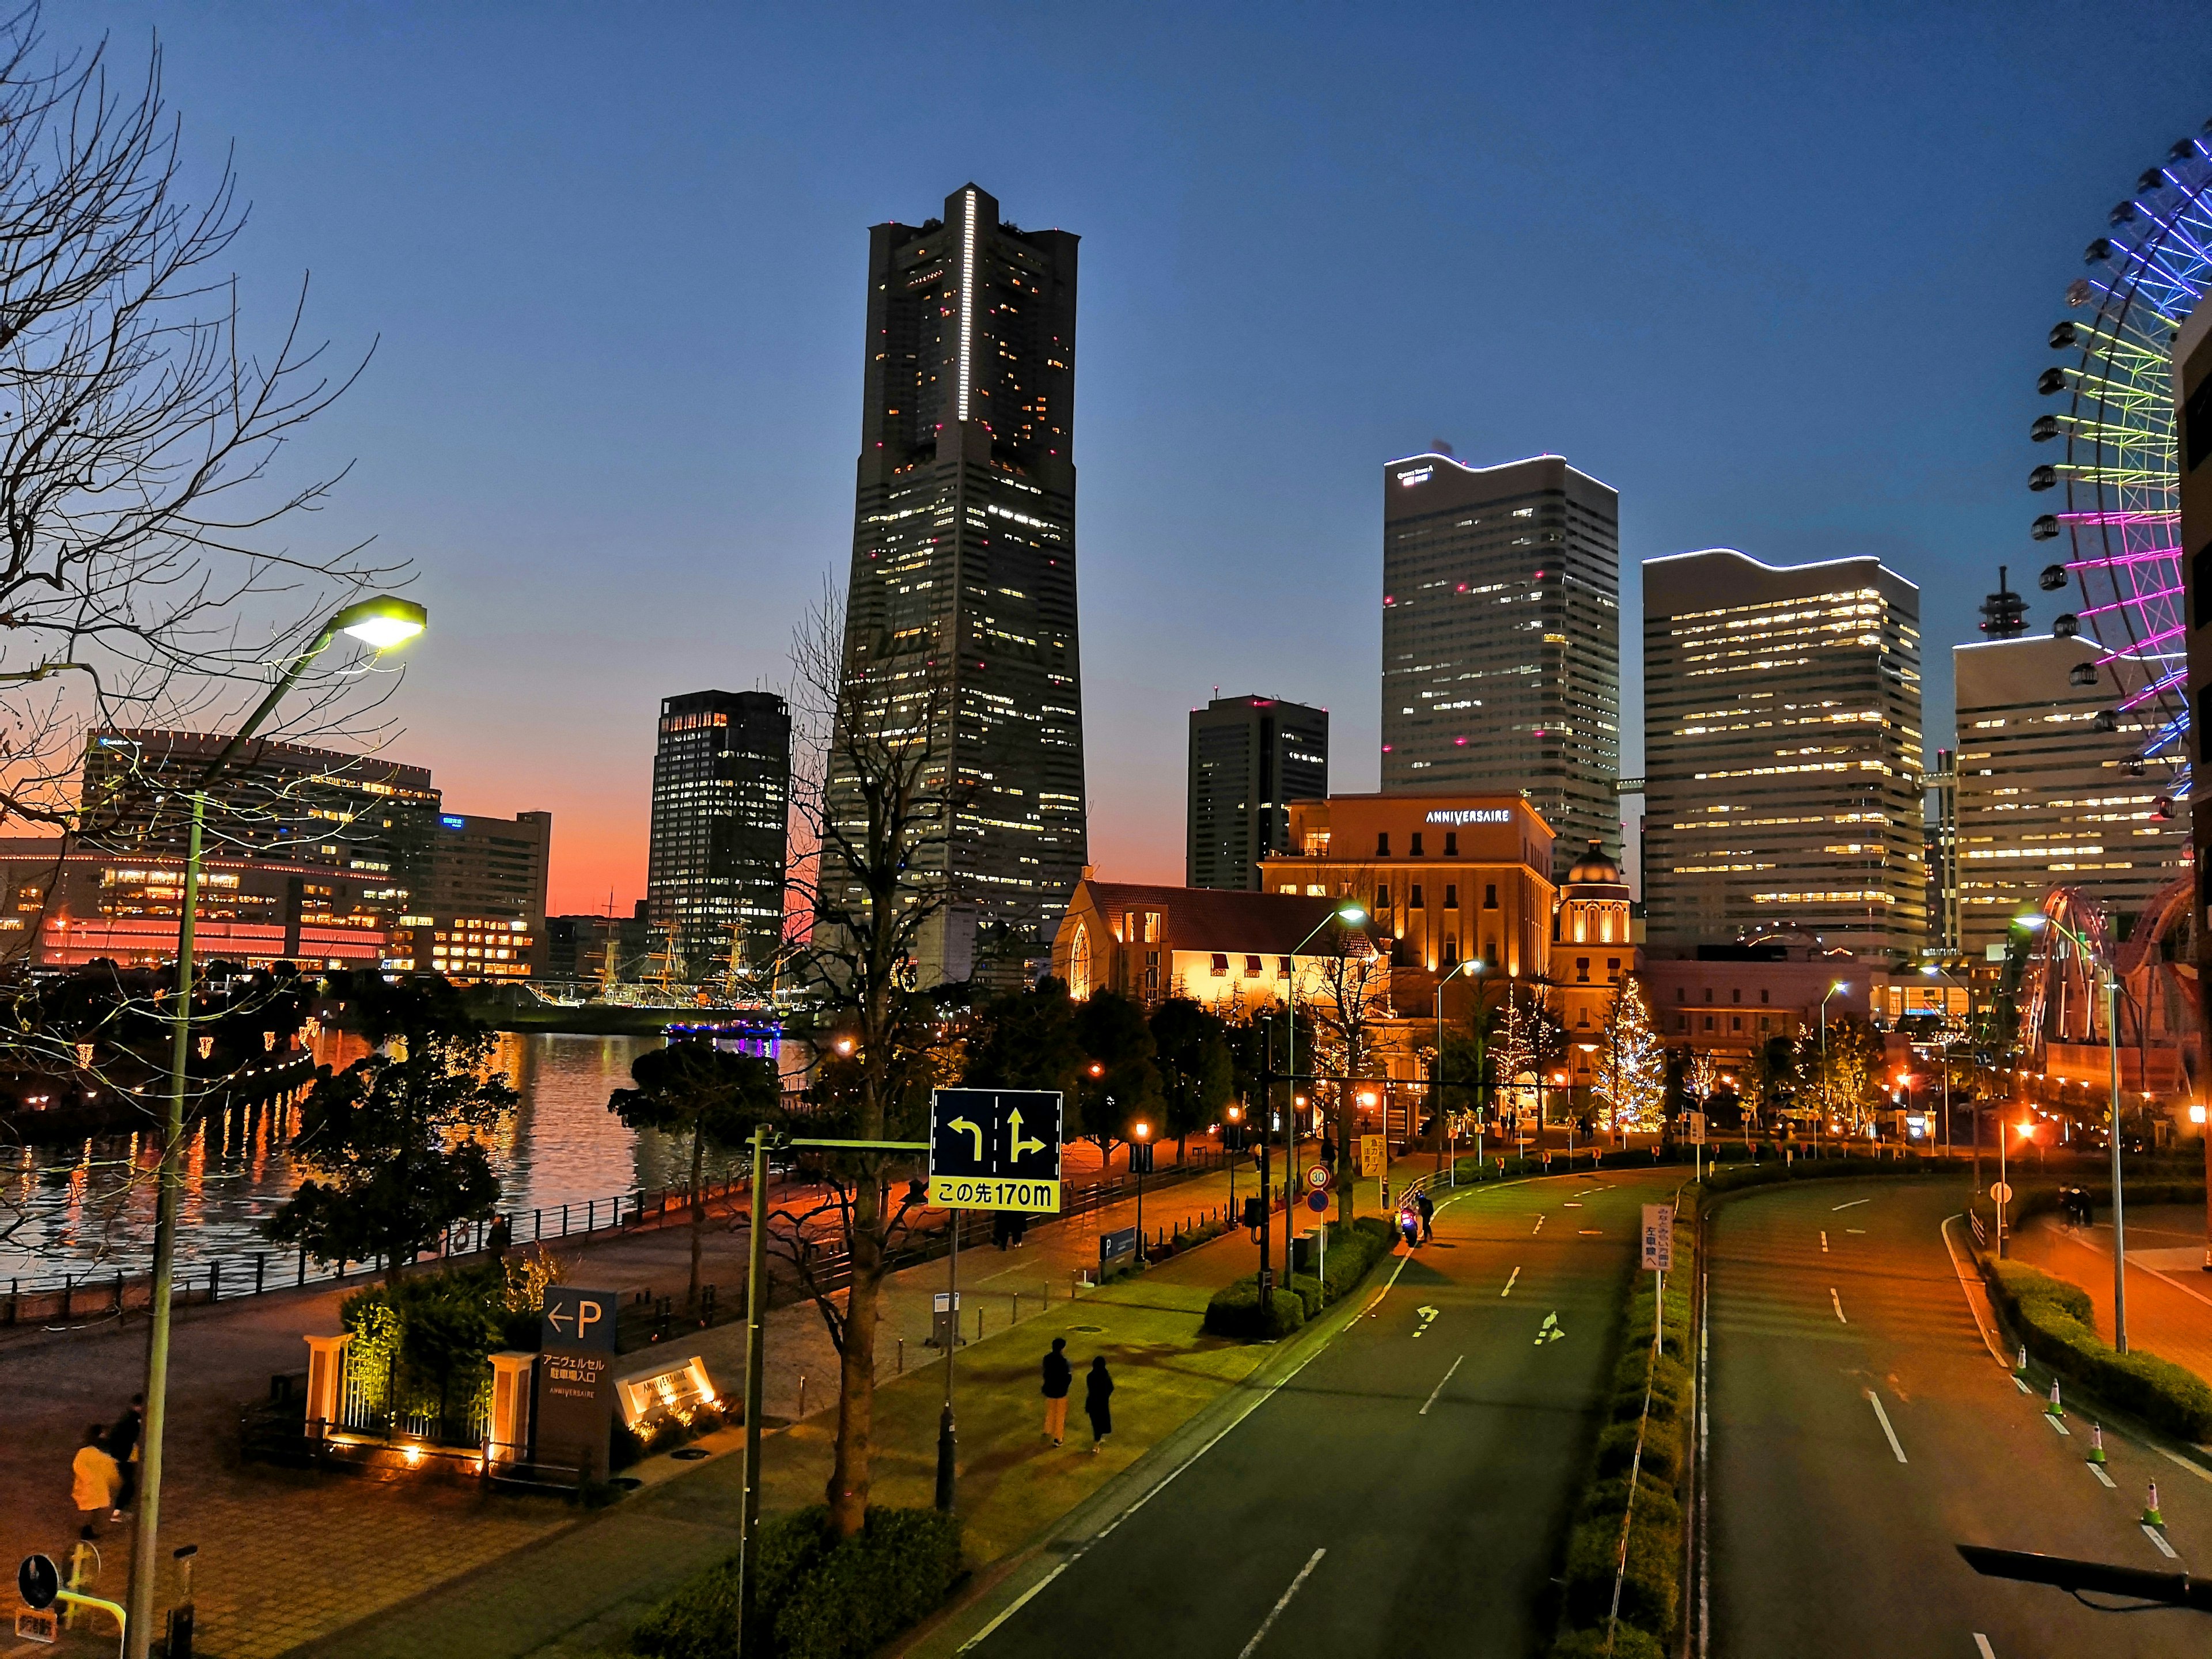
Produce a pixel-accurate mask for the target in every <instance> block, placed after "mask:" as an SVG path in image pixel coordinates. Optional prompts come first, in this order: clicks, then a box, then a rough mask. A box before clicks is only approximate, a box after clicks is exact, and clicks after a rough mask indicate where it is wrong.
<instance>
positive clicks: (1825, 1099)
mask: <svg viewBox="0 0 2212 1659" xmlns="http://www.w3.org/2000/svg"><path fill="white" fill-rule="evenodd" d="M1850 988H1851V987H1850V981H1847V980H1840V979H1839V980H1838V981H1836V982H1835V983H1834V984H1833V985H1831V986H1830V987H1828V988H1827V990H1826V993H1824V994H1822V996H1821V998H1820V1098H1821V1101H1822V1103H1823V1104H1824V1107H1825V1109H1824V1110H1823V1111H1822V1112H1821V1114H1820V1115H1821V1118H1822V1120H1823V1121H1826V1119H1828V1118H1831V1117H1833V1116H1834V1115H1835V1113H1836V1088H1835V1085H1834V1084H1832V1083H1831V1082H1830V1081H1829V1080H1828V999H1829V998H1830V997H1832V996H1834V995H1835V994H1837V993H1838V991H1848V990H1850Z"/></svg>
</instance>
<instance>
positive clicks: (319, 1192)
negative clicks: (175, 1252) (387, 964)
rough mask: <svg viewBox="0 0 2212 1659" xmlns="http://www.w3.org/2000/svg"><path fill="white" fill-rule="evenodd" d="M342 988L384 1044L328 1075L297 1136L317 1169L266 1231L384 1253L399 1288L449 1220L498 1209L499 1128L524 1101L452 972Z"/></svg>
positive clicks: (324, 1247)
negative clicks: (488, 1142) (495, 1161)
mask: <svg viewBox="0 0 2212 1659" xmlns="http://www.w3.org/2000/svg"><path fill="white" fill-rule="evenodd" d="M337 988H340V989H346V990H348V996H347V1000H349V1002H350V1003H351V1004H352V1005H353V1006H354V1008H355V1010H356V1014H357V1018H358V1020H359V1023H360V1024H361V1027H362V1033H363V1035H364V1036H367V1037H368V1040H369V1041H370V1042H372V1043H374V1044H376V1045H377V1051H376V1052H374V1053H372V1054H364V1055H363V1056H362V1058H361V1059H359V1060H355V1061H354V1062H353V1064H351V1065H350V1066H347V1067H346V1068H345V1070H344V1071H343V1072H337V1073H333V1072H332V1071H331V1068H330V1067H329V1066H324V1067H322V1068H321V1069H320V1070H319V1072H318V1073H316V1076H315V1082H314V1085H313V1087H312V1088H310V1089H309V1090H308V1091H307V1099H306V1100H305V1101H304V1102H303V1103H301V1107H300V1118H299V1124H298V1127H297V1128H296V1130H295V1132H294V1136H293V1141H292V1159H293V1161H294V1162H295V1164H300V1165H302V1166H303V1167H304V1168H305V1169H306V1170H307V1172H308V1174H307V1180H305V1181H303V1182H301V1184H300V1186H299V1188H298V1189H297V1190H296V1191H295V1192H294V1194H292V1196H291V1198H290V1199H289V1200H286V1202H285V1203H284V1205H283V1207H282V1208H280V1209H279V1210H278V1211H277V1212H276V1214H275V1215H273V1216H271V1217H270V1218H269V1220H268V1221H267V1222H266V1223H264V1226H263V1231H264V1233H265V1234H266V1235H267V1237H269V1238H270V1240H271V1241H272V1242H274V1243H279V1244H285V1245H291V1246H295V1247H299V1248H304V1249H307V1251H308V1252H309V1253H310V1254H311V1255H314V1256H315V1257H317V1258H318V1259H319V1260H321V1261H381V1262H382V1263H383V1267H384V1276H385V1282H386V1285H396V1284H397V1283H398V1279H399V1273H400V1270H401V1269H402V1268H403V1267H405V1266H406V1265H407V1264H408V1263H410V1262H411V1261H414V1259H415V1257H416V1255H418V1254H419V1253H420V1252H421V1250H422V1248H423V1247H424V1246H425V1245H428V1244H429V1243H432V1242H433V1241H434V1240H435V1239H436V1238H437V1237H438V1236H439V1235H440V1234H441V1233H442V1232H444V1231H446V1230H447V1228H449V1227H452V1226H453V1225H456V1224H458V1223H460V1222H464V1221H483V1220H487V1219H489V1218H490V1216H491V1213H492V1210H493V1206H495V1205H496V1204H497V1203H498V1201H499V1177H498V1176H497V1175H496V1174H495V1173H494V1171H493V1170H492V1167H491V1158H490V1155H489V1152H488V1151H487V1149H486V1146H485V1138H486V1137H487V1136H489V1134H491V1133H493V1132H494V1131H495V1130H496V1129H497V1128H498V1127H500V1125H501V1123H502V1122H504V1121H505V1120H506V1118H507V1115H508V1114H509V1113H510V1112H512V1111H513V1109H514V1107H515V1104H516V1100H517V1097H516V1095H515V1092H514V1091H513V1089H512V1088H511V1087H509V1086H508V1085H507V1079H506V1077H505V1076H504V1075H503V1074H502V1073H501V1072H500V1071H499V1070H498V1068H497V1066H495V1063H494V1056H493V1042H494V1034H493V1033H492V1032H491V1031H490V1030H488V1029H487V1028H485V1027H484V1026H482V1025H479V1024H477V1023H476V1022H475V1021H474V1020H472V1019H471V1018H469V1017H468V1015H467V1013H466V1012H464V1011H463V1009H462V1008H461V1006H460V999H459V996H458V995H457V994H455V993H454V992H453V987H451V986H449V985H447V984H446V982H445V981H442V980H436V981H428V982H427V983H416V982H411V981H408V982H402V983H401V984H399V985H397V986H387V985H385V984H384V982H383V981H381V980H380V979H379V978H378V977H377V975H374V974H368V973H364V974H361V975H353V976H352V981H351V984H350V987H347V986H345V985H343V984H341V985H340V986H339V987H337Z"/></svg>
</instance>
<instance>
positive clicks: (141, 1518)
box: [124, 594, 429, 1659]
mask: <svg viewBox="0 0 2212 1659" xmlns="http://www.w3.org/2000/svg"><path fill="white" fill-rule="evenodd" d="M428 623H429V616H428V612H427V611H424V610H423V609H422V606H421V605H416V603H415V602H414V601H413V600H412V599H394V598H393V597H392V596H391V595H390V594H380V595H379V596H378V597H377V598H375V599H363V600H362V601H361V602H360V603H358V604H356V605H348V606H346V607H345V609H344V610H343V611H339V612H337V615H335V616H333V617H331V619H330V620H329V621H328V622H326V623H324V624H323V626H322V629H321V631H320V632H319V633H318V634H317V635H315V637H314V641H313V643H312V644H310V645H309V646H308V647H307V649H306V650H305V651H302V652H301V653H300V654H299V655H298V656H296V657H295V658H293V659H292V660H291V663H290V664H289V665H288V666H287V667H286V668H285V670H284V672H283V675H281V676H280V677H279V678H278V679H277V681H276V684H274V685H272V686H270V688H269V695H268V696H265V697H264V698H262V700H261V702H260V703H259V704H258V706H257V707H256V708H255V709H254V711H253V712H252V714H248V715H247V716H246V723H245V724H244V725H243V726H240V727H239V728H238V731H237V732H236V734H235V735H234V736H233V737H232V738H231V739H230V741H229V742H228V743H226V744H223V746H222V752H221V753H220V754H218V755H216V757H215V759H214V760H213V761H212V762H211V763H210V764H209V766H208V769H207V770H206V771H205V772H204V773H203V774H201V775H200V779H199V781H198V782H197V783H196V784H194V785H193V786H192V792H191V810H192V816H191V829H190V831H189V832H188V834H187V836H186V838H185V888H184V894H183V896H182V899H181V901H180V902H179V905H178V907H177V988H176V992H175V994H174V996H173V999H172V1000H171V1002H170V1005H169V1115H168V1121H167V1124H166V1125H165V1126H164V1132H163V1135H162V1139H161V1170H160V1173H159V1175H158V1176H156V1177H155V1188H154V1194H155V1196H154V1284H153V1300H152V1305H151V1307H150V1309H149V1316H150V1324H151V1328H150V1329H149V1331H148V1333H147V1337H146V1424H145V1431H144V1437H143V1439H142V1440H141V1441H140V1443H139V1453H138V1462H139V1498H138V1530H137V1537H136V1539H135V1540H134V1541H133V1543H132V1547H131V1586H130V1590H129V1593H128V1597H127V1604H128V1610H129V1613H130V1617H129V1618H128V1619H127V1620H125V1626H124V1632H125V1633H124V1641H125V1653H126V1654H127V1655H128V1656H129V1659H146V1655H147V1651H148V1649H149V1644H150V1643H151V1642H152V1639H153V1634H154V1576H155V1570H156V1568H157V1566H158V1565H159V1557H160V1551H159V1549H158V1547H157V1546H158V1545H159V1543H160V1533H161V1453H162V1449H163V1439H164V1436H165V1435H166V1434H167V1429H168V1417H169V1409H168V1407H169V1316H170V1308H169V1301H170V1298H171V1297H172V1296H173V1295H174V1294H175V1287H176V1255H177V1209H178V1205H179V1199H180V1197H181V1195H182V1193H183V1187H184V1144H185V1081H186V1079H185V1056H186V1054H188V1053H189V1052H190V1050H191V1040H192V948H193V945H194V942H195V934H196V933H197V921H198V919H199V900H200V842H201V837H202V836H203V835H204V831H205V827H206V823H207V798H208V792H209V791H210V789H212V788H213V787H215V785H216V782H217V781H219V780H220V779H221V778H222V774H223V771H224V769H226V768H227V767H228V766H229V764H230V763H231V762H232V761H233V760H234V759H236V758H237V756H238V751H239V750H240V749H242V748H244V747H245V746H246V740H247V739H248V738H251V737H252V735H253V734H254V732H257V731H258V730H259V729H260V726H261V722H262V721H264V720H267V719H268V718H269V716H270V714H272V713H274V712H275V710H276V705H277V704H278V703H279V702H283V698H284V694H285V693H286V692H288V691H289V690H291V689H292V688H293V687H294V686H295V685H297V684H299V682H300V676H301V675H302V674H304V673H306V672H307V665H308V664H310V663H312V662H313V661H314V659H316V658H317V657H319V656H320V655H321V654H322V653H323V651H324V650H325V647H328V646H329V645H330V643H331V641H333V640H335V639H337V636H338V635H341V634H343V635H347V636H348V637H349V638H351V639H355V640H358V641H361V642H362V644H363V645H366V646H368V647H369V648H370V649H371V650H373V651H389V650H391V649H392V647H395V646H400V645H404V644H405V643H406V642H407V641H410V640H411V639H413V638H414V637H415V636H416V635H417V634H420V633H421V632H422V630H423V629H424V628H425V627H426V626H428Z"/></svg>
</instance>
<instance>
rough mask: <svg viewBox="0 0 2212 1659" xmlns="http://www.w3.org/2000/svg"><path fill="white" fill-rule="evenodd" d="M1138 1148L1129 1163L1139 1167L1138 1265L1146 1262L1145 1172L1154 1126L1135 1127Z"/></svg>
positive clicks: (1138, 1125)
mask: <svg viewBox="0 0 2212 1659" xmlns="http://www.w3.org/2000/svg"><path fill="white" fill-rule="evenodd" d="M1135 1129H1136V1134H1137V1146H1139V1149H1141V1150H1140V1151H1139V1152H1138V1154H1137V1156H1135V1157H1133V1158H1131V1159H1130V1160H1129V1162H1130V1163H1132V1164H1135V1165H1136V1166H1137V1264H1138V1266H1139V1267H1142V1266H1143V1265H1144V1261H1145V1171H1146V1170H1149V1169H1151V1168H1152V1125H1151V1124H1149V1123H1146V1122H1143V1121H1139V1122H1138V1123H1137V1124H1136V1125H1135Z"/></svg>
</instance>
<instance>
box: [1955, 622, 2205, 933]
mask: <svg viewBox="0 0 2212 1659" xmlns="http://www.w3.org/2000/svg"><path fill="white" fill-rule="evenodd" d="M2104 654H2105V653H2103V652H2101V651H2100V650H2099V649H2098V648H2097V647H2095V646H2093V645H2092V644H2091V643H2090V642H2089V641H2087V640H2083V639H2079V638H2076V639H2057V638H2053V637H2051V636H2050V635H2040V636H2031V637H2029V638H2027V639H2015V640H2002V641H1992V642H1990V643H1987V644H1975V645H1961V646H1956V647H1953V649H1952V653H1951V664H1952V673H1953V676H1954V684H1955V685H1956V687H1957V693H1958V708H1959V740H1958V741H1959V746H1958V750H1957V751H1956V760H1955V762H1954V764H1955V767H1956V769H1957V774H1958V784H1957V796H1956V801H1957V805H1956V811H1957V816H1958V869H1959V915H1960V946H1961V948H1962V949H1963V950H1964V951H1966V954H1967V955H1968V956H1969V957H1986V955H1987V953H1988V950H1989V947H1990V945H2002V943H2004V941H2005V938H2006V933H2007V930H2008V928H2009V927H2010V926H2011V922H2012V919H2013V918H2014V917H2015V916H2016V915H2021V913H2022V912H2024V911H2028V910H2033V909H2034V908H2036V907H2037V906H2038V905H2039V903H2040V902H2042V899H2043V896H2044V894H2045V893H2046V892H2048V891H2049V890H2051V889H2052V888H2054V887H2071V888H2074V889H2075V890H2078V891H2080V892H2081V894H2083V895H2084V896H2087V897H2088V898H2093V899H2095V900H2097V901H2098V902H2100V903H2102V904H2103V905H2104V906H2105V907H2106V910H2107V911H2108V912H2109V913H2110V914H2111V915H2112V919H2113V921H2115V922H2116V923H2117V924H2118V926H2117V927H2116V929H2115V932H2114V934H2113V937H2114V938H2116V939H2118V938H2124V937H2126V935H2127V933H2128V932H2129V931H2130V927H2131V925H2132V923H2133V921H2134V920H2135V918H2136V917H2137V916H2139V915H2142V912H2143V910H2144V909H2145V908H2146V907H2147V906H2148V905H2149V904H2150V902H2152V900H2153V899H2154V898H2155V897H2156V896H2158V894H2159V892H2160V890H2161V889H2162V888H2165V887H2166V886H2167V885H2168V884H2171V883H2172V882H2173V881H2175V880H2177V879H2179V878H2181V877H2183V876H2185V875H2188V874H2190V873H2191V870H2190V854H2189V809H2188V805H2187V803H2186V802H2185V801H2181V802H2178V801H2176V800H2175V799H2173V795H2174V791H2175V790H2176V788H2177V787H2179V774H2180V773H2181V772H2183V771H2184V770H2185V769H2186V767H2187V763H2188V757H2187V756H2186V754H2185V753H2184V752H2181V751H2180V750H2179V748H2178V746H2176V745H2168V746H2167V749H2166V752H2164V753H2162V754H2159V755H2156V756H2154V757H2151V758H2150V759H2148V760H2142V759H2140V758H2139V757H2141V756H2142V751H2143V748H2144V746H2145V744H2148V742H2149V740H2150V738H2152V736H2153V735H2154V730H2155V728H2156V726H2158V725H2159V723H2160V718H2161V717H2160V715H2159V714H2158V712H2157V709H2158V705H2157V703H2156V702H2147V703H2146V704H2144V705H2143V706H2142V708H2139V709H2136V710H2124V711H2122V712H2120V713H2118V714H2117V716H2116V718H2114V719H2113V720H2111V721H2109V722H2106V721H2100V719H2099V716H2100V714H2104V713H2105V712H2106V710H2109V709H2113V708H2115V707H2116V705H2118V704H2123V703H2125V702H2127V701H2129V699H2128V697H2126V696H2119V697H2117V698H2116V697H2115V696H2114V694H2113V688H2112V681H2111V679H2110V678H2109V675H2110V672H2111V670H2112V667H2114V666H2122V667H2124V665H2100V659H2101V658H2102V657H2103V655H2104ZM2136 678H2137V680H2138V681H2140V679H2141V671H2136ZM2083 682H2086V684H2085V683H2083ZM2134 689H2136V690H2140V689H2142V688H2141V686H2140V684H2137V685H2136V687H2135V688H2134ZM2107 723H2109V724H2111V725H2112V727H2113V729H2112V730H2111V731H2109V732H2107V731H2102V730H2100V729H2099V728H2100V725H2102V724H2107Z"/></svg>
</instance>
